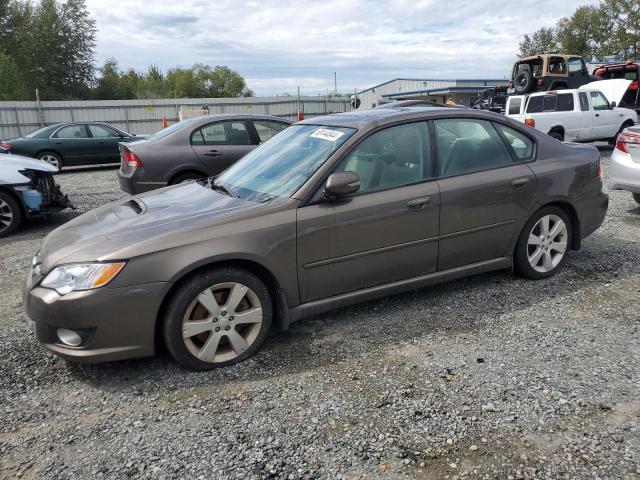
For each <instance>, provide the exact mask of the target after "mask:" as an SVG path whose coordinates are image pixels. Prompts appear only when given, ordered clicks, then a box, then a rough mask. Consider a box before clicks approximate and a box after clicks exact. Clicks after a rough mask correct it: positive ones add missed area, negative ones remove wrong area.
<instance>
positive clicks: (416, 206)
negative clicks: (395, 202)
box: [407, 197, 431, 210]
mask: <svg viewBox="0 0 640 480" xmlns="http://www.w3.org/2000/svg"><path fill="white" fill-rule="evenodd" d="M430 201H431V197H423V198H416V199H415V200H411V201H410V202H407V208H408V209H409V210H422V209H423V208H425V207H426V206H427V205H429V202H430Z"/></svg>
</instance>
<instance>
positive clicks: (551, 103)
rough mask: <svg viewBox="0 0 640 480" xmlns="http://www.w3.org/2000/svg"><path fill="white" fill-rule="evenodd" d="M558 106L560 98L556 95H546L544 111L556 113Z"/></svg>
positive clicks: (543, 103) (543, 104)
mask: <svg viewBox="0 0 640 480" xmlns="http://www.w3.org/2000/svg"><path fill="white" fill-rule="evenodd" d="M557 105H558V97H557V96H556V95H546V96H545V97H544V100H543V102H542V111H544V112H555V111H556V106H557Z"/></svg>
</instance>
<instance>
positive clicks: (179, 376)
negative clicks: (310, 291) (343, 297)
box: [67, 238, 637, 394]
mask: <svg viewBox="0 0 640 480" xmlns="http://www.w3.org/2000/svg"><path fill="white" fill-rule="evenodd" d="M614 243H615V245H614ZM611 248H616V250H617V253H618V254H617V255H616V256H608V255H602V254H601V253H600V252H601V251H602V250H603V249H604V250H609V249H611ZM636 250H637V245H636V244H635V243H633V242H624V241H622V242H621V241H619V240H616V241H615V242H612V241H609V240H608V239H606V238H600V239H598V240H597V242H595V241H589V242H588V245H587V246H585V248H583V250H581V251H580V252H572V254H571V256H570V258H569V261H568V263H567V265H566V266H565V268H564V269H563V271H562V272H560V273H559V274H558V275H556V276H554V277H552V278H550V279H547V280H542V281H530V280H526V279H523V278H519V277H514V276H513V275H511V273H510V272H509V271H500V272H495V273H488V274H482V275H477V276H473V277H469V278H466V279H462V280H457V281H452V282H448V283H444V284H440V285H436V286H432V287H428V288H423V289H419V290H415V291H411V292H407V293H403V294H398V295H393V296H390V297H385V298H382V299H379V300H375V301H370V302H366V303H363V304H359V305H355V306H351V307H346V308H341V309H339V310H335V311H332V312H329V313H326V314H322V315H316V316H314V317H309V318H306V319H303V320H301V321H300V322H297V323H295V324H293V325H292V326H291V328H290V330H289V331H287V332H280V333H276V334H275V335H273V336H272V337H271V339H270V340H268V341H267V343H266V345H265V346H264V347H263V349H262V350H261V351H260V352H258V354H257V355H255V356H254V357H252V358H250V359H248V360H247V361H245V362H242V363H240V364H238V365H234V366H232V367H227V368H223V369H218V370H214V371H211V372H191V371H188V370H185V369H183V368H181V367H179V366H178V365H177V364H176V363H175V362H173V360H172V359H171V358H170V357H169V356H168V355H167V354H166V353H161V354H160V355H159V356H157V357H154V358H147V359H138V360H127V361H121V362H112V363H105V364H100V365H80V364H68V365H69V366H68V367H67V368H68V371H69V373H70V374H71V375H72V376H73V377H74V378H75V379H76V380H78V381H80V382H82V383H86V384H88V385H90V386H92V387H93V388H97V389H101V390H104V391H110V392H123V391H136V392H142V393H144V394H153V393H162V392H165V391H166V390H167V389H169V390H181V389H185V388H191V387H205V388H208V387H215V386H216V385H217V386H220V387H221V386H228V385H229V384H230V383H233V382H252V381H261V380H268V379H274V378H279V377H283V376H287V375H291V374H295V373H299V372H301V371H306V370H309V369H315V368H319V367H324V366H327V365H330V364H334V363H339V362H345V361H349V360H351V359H353V358H358V357H361V356H363V355H366V354H368V353H370V352H371V351H374V350H381V351H382V352H381V354H382V355H384V352H385V351H392V350H393V349H394V348H395V347H397V346H399V345H401V344H406V342H407V341H408V340H411V339H419V338H422V337H425V336H428V335H431V334H434V333H441V332H443V331H444V332H450V333H451V334H454V335H455V334H459V333H465V332H474V334H476V335H485V334H490V332H487V330H489V329H490V328H495V326H494V325H495V321H496V320H498V319H499V316H500V315H501V314H505V313H507V314H510V315H511V314H515V313H516V312H518V311H520V310H524V309H527V308H529V307H531V306H532V305H534V304H537V303H539V302H540V299H541V298H542V299H544V301H551V300H552V299H554V298H560V297H563V296H565V295H568V294H571V293H573V292H575V291H577V290H583V289H585V288H589V287H592V286H597V285H601V284H604V283H607V282H611V281H612V280H613V279H615V278H618V277H619V275H620V272H624V270H625V268H635V266H634V265H631V264H627V263H626V260H625V259H626V258H633V255H631V252H634V251H636ZM627 253H629V255H627ZM461 304H467V305H468V304H472V305H473V310H471V309H469V308H467V309H465V310H464V312H467V313H464V314H461V312H460V311H459V310H458V309H457V308H456V306H457V305H461ZM470 311H472V312H473V314H469V313H468V312H470ZM534 320H535V319H532V321H534ZM425 353H426V352H425Z"/></svg>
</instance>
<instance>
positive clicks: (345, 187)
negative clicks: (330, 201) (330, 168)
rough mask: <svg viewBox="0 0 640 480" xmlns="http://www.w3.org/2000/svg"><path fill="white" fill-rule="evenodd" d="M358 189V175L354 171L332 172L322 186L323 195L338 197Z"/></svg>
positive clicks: (350, 193)
mask: <svg viewBox="0 0 640 480" xmlns="http://www.w3.org/2000/svg"><path fill="white" fill-rule="evenodd" d="M358 190H360V177H359V176H358V174H357V173H356V172H340V173H332V174H331V175H329V178H327V183H325V186H324V196H325V197H327V198H340V197H345V196H347V195H352V194H354V193H356V192H357V191H358Z"/></svg>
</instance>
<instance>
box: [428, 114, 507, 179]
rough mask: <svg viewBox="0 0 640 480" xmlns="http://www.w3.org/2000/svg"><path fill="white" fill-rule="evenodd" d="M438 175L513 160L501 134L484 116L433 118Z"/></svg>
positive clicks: (503, 163)
mask: <svg viewBox="0 0 640 480" xmlns="http://www.w3.org/2000/svg"><path fill="white" fill-rule="evenodd" d="M433 123H434V126H435V130H436V141H437V147H438V170H439V176H441V177H442V176H450V175H459V174H462V173H467V172H473V171H477V170H487V169H490V168H496V167H500V166H503V165H509V164H512V163H513V158H512V157H511V154H510V153H509V151H508V150H507V146H506V145H505V144H504V142H503V141H502V139H501V138H500V135H498V132H497V131H496V129H495V128H494V127H493V125H492V124H491V123H490V122H488V121H486V120H471V119H469V120H466V119H465V120H462V119H455V120H435V121H434V122H433Z"/></svg>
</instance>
